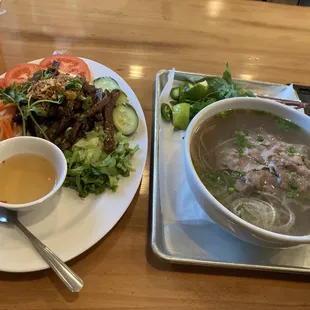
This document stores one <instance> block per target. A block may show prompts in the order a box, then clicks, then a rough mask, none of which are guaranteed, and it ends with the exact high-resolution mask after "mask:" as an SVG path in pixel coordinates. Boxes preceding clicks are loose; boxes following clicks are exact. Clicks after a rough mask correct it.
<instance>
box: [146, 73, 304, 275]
mask: <svg viewBox="0 0 310 310" xmlns="http://www.w3.org/2000/svg"><path fill="white" fill-rule="evenodd" d="M168 72H170V70H165V69H161V70H159V71H158V72H157V73H156V79H155V102H154V113H153V115H154V118H153V122H154V125H153V130H154V132H153V137H154V142H153V158H152V160H151V162H152V164H153V175H152V181H151V184H152V200H151V201H152V221H151V223H152V231H151V249H152V251H153V253H154V254H155V255H156V256H157V257H158V258H159V259H161V260H163V261H165V262H167V263H174V264H184V265H199V266H207V267H221V268H230V269H242V270H262V271H273V272H285V273H300V274H309V273H310V269H308V268H302V267H299V268H296V267H284V266H267V265H251V264H242V263H228V262H219V261H210V260H199V259H191V260H188V259H185V258H181V257H174V256H171V255H167V254H165V253H164V252H162V251H161V250H160V249H159V247H158V244H157V242H158V233H157V229H156V228H157V225H158V220H157V212H158V211H159V210H158V208H156V205H157V203H158V193H157V185H158V180H157V177H158V172H157V171H158V155H159V154H158V148H159V135H158V122H157V119H158V116H159V115H158V114H159V109H157V105H158V102H159V96H160V80H159V77H160V76H161V75H162V74H164V73H168ZM176 73H179V74H188V75H196V76H201V75H202V76H204V75H205V76H206V75H207V76H208V74H202V73H193V72H184V71H176ZM209 76H210V75H209ZM234 80H235V81H245V80H240V79H234ZM251 82H257V83H263V84H265V85H279V86H283V85H284V84H279V83H270V82H261V81H254V80H251Z"/></svg>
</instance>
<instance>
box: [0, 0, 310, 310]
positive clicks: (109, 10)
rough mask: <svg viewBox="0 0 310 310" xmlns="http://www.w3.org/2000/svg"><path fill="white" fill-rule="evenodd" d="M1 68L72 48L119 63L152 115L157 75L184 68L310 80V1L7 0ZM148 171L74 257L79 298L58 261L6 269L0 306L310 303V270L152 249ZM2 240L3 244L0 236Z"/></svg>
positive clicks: (0, 33)
mask: <svg viewBox="0 0 310 310" xmlns="http://www.w3.org/2000/svg"><path fill="white" fill-rule="evenodd" d="M4 6H5V8H6V9H7V10H8V12H7V13H6V14H4V15H1V16H0V72H4V71H6V70H7V69H8V68H10V67H11V66H13V65H15V64H17V63H22V62H27V61H30V60H32V59H37V58H41V57H44V56H46V55H49V54H51V53H52V52H53V50H55V49H66V50H68V52H69V53H71V54H74V55H77V56H85V57H87V58H90V59H93V60H95V61H98V62H100V63H103V64H105V65H106V66H108V67H110V68H112V69H113V70H115V71H117V72H118V73H119V74H120V75H121V76H122V77H123V78H125V80H126V81H127V82H128V83H129V84H130V85H131V86H132V88H133V89H134V91H135V92H136V94H137V96H138V98H139V99H140V102H141V103H142V106H143V108H144V112H145V115H146V118H147V122H148V126H149V132H151V130H150V129H151V124H152V106H153V88H154V78H155V73H156V72H157V71H158V70H160V69H163V68H171V67H172V66H175V67H176V68H177V69H179V70H184V71H198V72H205V73H210V74H221V73H222V71H223V68H224V65H225V63H226V61H229V62H230V65H231V69H232V72H233V75H234V77H236V78H246V79H256V80H263V81H270V82H280V83H287V82H297V83H303V84H310V77H309V76H310V75H309V55H310V43H309V42H310V41H309V37H310V10H309V9H307V8H303V7H294V6H284V5H278V4H277V5H276V4H268V3H262V2H256V1H254V2H253V1H237V0H235V1H232V0H213V1H208V0H203V1H202V0H195V1H186V0H178V1H172V0H158V1H149V0H131V1H127V0H114V1H100V0H88V1H85V0H28V1H26V0H4ZM149 170H150V164H149V163H148V164H147V167H146V170H145V173H144V177H143V180H142V185H141V188H140V190H139V193H138V194H139V195H138V194H137V195H136V197H135V199H134V201H133V203H132V204H131V206H130V208H129V209H128V211H127V213H126V215H125V216H124V217H123V218H122V219H121V221H120V222H119V223H118V224H117V226H116V227H115V228H114V229H113V230H112V231H111V232H110V233H109V234H108V235H107V236H106V237H105V238H104V239H103V240H102V241H100V242H99V243H98V244H97V245H96V246H94V247H93V248H92V249H90V250H89V251H87V252H86V253H84V254H83V255H81V256H80V257H78V258H76V259H74V260H73V261H71V262H70V266H71V267H72V268H73V269H74V270H75V271H76V272H77V273H78V274H79V275H80V276H81V277H82V278H83V279H84V281H85V287H84V288H83V290H82V291H81V293H80V294H78V295H74V294H71V293H69V292H68V291H67V289H66V288H65V287H64V286H63V285H62V284H61V283H60V281H59V280H58V279H57V278H56V276H55V275H54V274H53V272H52V271H51V270H46V271H42V272H35V273H30V274H7V273H0V309H40V310H41V309H132V308H138V309H178V310H180V309H184V310H185V309H279V310H280V309H281V310H283V309H284V308H287V309H306V308H307V309H309V308H310V293H309V292H310V284H309V283H308V282H307V281H308V277H303V276H294V275H279V274H266V273H259V272H257V273H253V272H242V273H241V272H237V271H233V270H216V269H207V268H196V267H186V266H184V267H181V266H169V265H167V264H165V263H162V262H160V261H158V260H157V259H156V258H155V257H154V256H153V255H152V253H151V251H150V250H149V228H148V227H149V223H148V215H149V214H150V212H149ZM0 246H1V245H0Z"/></svg>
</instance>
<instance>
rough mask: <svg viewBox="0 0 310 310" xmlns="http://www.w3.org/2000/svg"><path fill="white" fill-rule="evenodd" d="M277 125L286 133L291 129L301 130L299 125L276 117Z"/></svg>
mask: <svg viewBox="0 0 310 310" xmlns="http://www.w3.org/2000/svg"><path fill="white" fill-rule="evenodd" d="M276 123H277V125H278V127H279V128H280V129H282V130H284V131H288V130H289V129H300V127H299V126H298V125H296V124H295V123H293V122H291V121H290V120H288V119H285V118H282V117H276Z"/></svg>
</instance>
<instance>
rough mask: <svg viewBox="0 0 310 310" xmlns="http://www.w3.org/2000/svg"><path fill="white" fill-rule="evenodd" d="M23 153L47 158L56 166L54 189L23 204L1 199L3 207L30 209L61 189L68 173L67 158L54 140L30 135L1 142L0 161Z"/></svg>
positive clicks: (19, 209) (0, 204) (0, 203)
mask: <svg viewBox="0 0 310 310" xmlns="http://www.w3.org/2000/svg"><path fill="white" fill-rule="evenodd" d="M22 154H35V155H40V156H42V157H44V158H46V159H47V160H48V161H49V162H50V163H51V164H52V165H53V166H54V168H55V170H56V174H57V175H56V182H55V185H54V187H53V189H52V190H51V191H50V192H49V193H48V194H46V195H45V196H43V197H42V198H40V199H37V200H35V201H31V202H27V203H21V204H10V203H4V202H1V201H0V206H1V207H5V208H7V209H11V210H16V211H17V210H18V211H22V210H25V211H26V210H29V209H30V208H31V207H33V206H35V205H37V204H40V203H41V202H43V201H45V200H46V199H48V198H50V197H52V196H53V195H54V194H55V193H56V192H57V191H58V190H59V189H60V187H61V186H62V184H63V182H64V181H65V178H66V175H67V160H66V158H65V156H64V154H63V152H62V151H61V150H60V149H59V148H58V147H57V146H56V145H55V144H53V143H52V142H49V141H47V140H44V139H41V138H37V137H28V136H22V137H16V138H11V139H7V140H4V141H2V142H0V162H1V161H3V160H7V159H9V158H10V157H12V156H15V155H22ZM29 182H31V180H29ZM16 194H17V195H18V193H16Z"/></svg>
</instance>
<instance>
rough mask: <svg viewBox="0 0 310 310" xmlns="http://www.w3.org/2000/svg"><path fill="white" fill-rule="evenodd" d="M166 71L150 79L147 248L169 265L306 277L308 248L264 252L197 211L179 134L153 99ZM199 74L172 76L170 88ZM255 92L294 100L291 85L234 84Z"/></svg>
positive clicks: (158, 90) (254, 82)
mask: <svg viewBox="0 0 310 310" xmlns="http://www.w3.org/2000/svg"><path fill="white" fill-rule="evenodd" d="M169 72H170V71H169V70H161V71H159V72H158V73H157V75H156V93H155V105H154V152H153V155H154V156H153V159H152V160H153V169H154V171H153V179H152V185H153V194H152V249H153V251H154V253H155V254H156V255H157V256H158V257H160V258H161V259H163V260H165V261H167V262H169V263H179V264H194V265H204V266H213V267H228V268H236V269H252V270H264V271H280V272H293V273H305V274H307V273H310V245H303V246H298V247H294V248H289V249H266V248H261V247H257V246H254V245H252V244H249V243H246V242H243V241H241V240H239V239H237V238H235V237H234V236H232V235H230V234H228V233H227V232H226V231H224V230H222V229H221V228H220V227H219V226H218V225H216V224H215V223H214V222H212V220H211V219H209V218H208V216H207V215H206V214H205V213H204V211H203V210H202V209H201V208H200V206H199V205H198V203H197V202H196V200H195V198H194V197H193V195H192V193H191V191H190V189H189V186H188V184H187V181H186V178H185V172H184V158H183V136H184V132H182V131H173V128H172V127H173V126H171V124H166V123H165V122H163V121H162V119H161V114H160V104H159V97H160V94H161V91H162V89H163V87H164V86H165V84H166V82H167V77H168V74H169ZM202 76H205V75H203V74H196V73H187V72H178V71H176V72H175V78H174V85H178V84H180V83H181V81H184V80H188V79H190V80H198V79H200V78H201V77H202ZM236 82H237V84H239V85H240V86H242V87H244V88H246V89H250V90H252V91H253V92H255V93H259V94H261V95H266V96H270V97H277V98H282V99H295V100H296V99H297V100H298V96H297V94H296V92H295V91H294V90H293V88H292V87H291V86H286V85H281V84H271V83H264V82H258V81H244V80H236Z"/></svg>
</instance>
